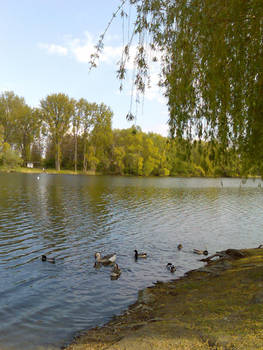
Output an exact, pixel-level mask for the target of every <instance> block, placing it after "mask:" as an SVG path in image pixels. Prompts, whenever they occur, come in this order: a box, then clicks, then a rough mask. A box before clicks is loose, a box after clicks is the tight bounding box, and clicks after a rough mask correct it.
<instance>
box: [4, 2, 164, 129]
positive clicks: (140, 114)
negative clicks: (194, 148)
mask: <svg viewBox="0 0 263 350" xmlns="http://www.w3.org/2000/svg"><path fill="white" fill-rule="evenodd" d="M119 3H120V0H8V1H6V0H0V45H1V55H0V92H4V91H14V92H15V94H17V95H19V96H21V97H24V98H25V101H26V103H27V104H28V105H30V106H31V107H38V106H39V102H40V100H41V99H43V98H45V97H46V96H47V95H49V94H53V93H65V94H67V95H68V96H69V97H71V98H75V99H77V100H78V99H80V98H85V99H87V100H88V101H89V102H97V103H102V102H103V103H105V104H106V105H107V106H109V107H110V108H111V109H112V111H113V113H114V116H113V128H114V129H123V128H128V127H131V125H132V124H131V122H127V121H126V118H125V116H126V115H127V113H128V112H129V111H130V103H131V94H132V84H131V80H130V78H131V77H132V74H133V64H132V62H130V63H129V65H128V73H129V75H128V79H127V81H126V82H125V85H124V89H123V91H122V92H120V91H119V86H120V82H119V81H118V79H117V78H116V70H117V69H118V66H117V62H118V60H119V59H120V54H121V49H122V46H123V31H122V20H121V19H120V18H117V19H115V21H114V22H113V24H112V25H111V26H110V28H109V30H108V32H107V35H106V37H105V41H104V45H105V47H104V51H103V53H102V55H101V58H100V61H99V62H98V67H97V68H95V69H92V70H91V71H90V66H89V60H90V54H92V53H93V52H94V45H95V44H96V43H97V41H98V38H99V35H100V34H102V33H103V32H104V30H105V28H106V26H107V24H108V22H109V20H110V19H111V16H112V14H113V12H114V11H115V10H116V8H117V7H118V5H119ZM132 14H133V12H132V10H131V17H132ZM131 21H132V20H131ZM127 28H128V27H127ZM127 28H125V31H124V33H125V36H127V35H128V29H127ZM157 80H158V67H154V66H153V71H152V88H151V89H150V90H147V91H146V93H145V96H144V99H143V100H144V102H143V103H141V104H140V105H139V106H137V108H136V103H135V98H133V99H132V101H133V102H132V106H133V110H132V112H133V113H135V111H136V110H137V118H136V125H138V126H140V127H141V128H142V130H143V131H145V132H156V133H159V134H162V135H164V136H166V135H167V134H168V131H167V130H168V126H167V121H168V109H167V105H166V100H165V99H164V97H163V96H162V93H161V91H160V89H159V88H158V86H157V84H155V82H157ZM133 95H134V93H133Z"/></svg>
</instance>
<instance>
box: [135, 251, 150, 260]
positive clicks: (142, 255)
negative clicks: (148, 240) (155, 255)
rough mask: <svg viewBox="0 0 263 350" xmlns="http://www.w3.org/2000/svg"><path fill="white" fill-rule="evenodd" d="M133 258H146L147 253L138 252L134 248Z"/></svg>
mask: <svg viewBox="0 0 263 350" xmlns="http://www.w3.org/2000/svg"><path fill="white" fill-rule="evenodd" d="M134 258H135V259H138V258H144V259H145V258H147V253H138V251H137V250H136V249H135V250H134Z"/></svg>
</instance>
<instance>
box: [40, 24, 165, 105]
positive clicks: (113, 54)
mask: <svg viewBox="0 0 263 350" xmlns="http://www.w3.org/2000/svg"><path fill="white" fill-rule="evenodd" d="M108 39H109V38H108ZM117 39H118V36H112V37H110V40H107V42H112V41H117ZM96 44H97V38H95V39H94V37H93V36H92V35H91V34H90V33H89V32H87V31H86V32H85V33H84V35H83V37H82V38H81V39H80V38H74V37H72V36H65V37H64V43H63V44H59V45H57V44H53V43H51V44H46V43H40V44H39V45H38V46H39V47H40V48H41V49H43V50H45V51H46V52H47V53H48V54H53V55H63V56H66V55H68V56H71V57H73V58H74V59H75V60H76V61H77V62H80V63H89V62H90V56H91V54H92V53H94V52H95V45H96ZM147 50H148V53H147V56H148V57H153V56H159V57H158V58H160V55H158V54H157V55H156V53H153V52H152V51H151V49H150V48H148V49H147ZM122 51H123V47H122V45H115V46H114V45H110V44H107V45H106V44H105V45H104V48H103V50H102V52H101V54H100V58H99V62H98V63H104V64H105V63H106V64H110V65H115V69H116V64H117V62H118V61H119V60H120V58H121V55H122ZM129 53H130V59H129V61H128V62H127V63H126V69H127V73H128V76H127V79H126V84H125V85H126V86H127V85H129V87H130V86H131V84H132V83H131V76H132V75H133V73H132V71H133V70H134V59H135V55H136V47H135V45H132V46H131V47H130V49H129ZM159 70H160V65H159V64H158V63H151V64H150V77H151V88H150V89H148V88H147V89H146V91H145V95H144V98H145V99H148V100H150V101H153V100H157V101H158V102H159V103H161V104H166V101H165V98H164V97H163V95H162V91H161V89H160V87H159V86H158V81H159V75H158V73H159ZM129 73H130V74H129ZM125 93H126V94H127V95H130V94H131V89H130V88H129V89H125Z"/></svg>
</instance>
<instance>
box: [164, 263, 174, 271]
mask: <svg viewBox="0 0 263 350" xmlns="http://www.w3.org/2000/svg"><path fill="white" fill-rule="evenodd" d="M166 268H167V270H169V271H170V272H172V273H174V272H175V271H176V267H175V266H174V265H173V264H172V263H168V264H167V265H166Z"/></svg>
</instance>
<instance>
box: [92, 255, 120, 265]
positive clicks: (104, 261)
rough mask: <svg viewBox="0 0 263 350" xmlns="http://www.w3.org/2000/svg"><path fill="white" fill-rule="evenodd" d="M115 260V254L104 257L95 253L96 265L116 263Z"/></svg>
mask: <svg viewBox="0 0 263 350" xmlns="http://www.w3.org/2000/svg"><path fill="white" fill-rule="evenodd" d="M116 258H117V255H116V253H114V254H108V255H105V256H101V254H100V253H98V252H97V253H95V260H96V263H101V264H105V265H107V264H112V263H114V262H115V261H116Z"/></svg>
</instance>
